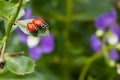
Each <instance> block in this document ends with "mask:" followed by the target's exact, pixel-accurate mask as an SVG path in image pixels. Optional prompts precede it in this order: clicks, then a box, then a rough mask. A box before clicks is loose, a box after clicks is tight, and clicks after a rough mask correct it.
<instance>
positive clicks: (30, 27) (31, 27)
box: [27, 22, 38, 34]
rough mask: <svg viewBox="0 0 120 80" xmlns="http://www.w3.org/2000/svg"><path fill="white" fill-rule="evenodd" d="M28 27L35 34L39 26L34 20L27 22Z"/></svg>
mask: <svg viewBox="0 0 120 80" xmlns="http://www.w3.org/2000/svg"><path fill="white" fill-rule="evenodd" d="M27 29H28V30H29V31H30V32H32V33H34V34H37V33H38V26H37V25H36V24H35V23H33V22H29V23H27Z"/></svg>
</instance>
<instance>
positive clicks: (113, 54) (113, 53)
mask: <svg viewBox="0 0 120 80" xmlns="http://www.w3.org/2000/svg"><path fill="white" fill-rule="evenodd" d="M109 56H110V57H111V58H112V59H113V60H119V58H120V57H119V54H118V51H117V50H116V49H112V50H111V51H110V55H109Z"/></svg>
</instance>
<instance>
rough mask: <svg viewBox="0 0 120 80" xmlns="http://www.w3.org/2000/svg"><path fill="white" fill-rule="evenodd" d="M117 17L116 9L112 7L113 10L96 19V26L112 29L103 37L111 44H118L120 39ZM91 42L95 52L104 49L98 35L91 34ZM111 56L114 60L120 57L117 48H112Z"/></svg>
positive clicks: (104, 29)
mask: <svg viewBox="0 0 120 80" xmlns="http://www.w3.org/2000/svg"><path fill="white" fill-rule="evenodd" d="M116 19H117V13H116V10H115V9H112V11H111V12H109V13H104V14H102V15H100V16H99V17H98V18H97V19H96V21H95V27H96V28H98V29H101V30H103V31H106V30H109V31H110V32H109V33H106V34H105V36H104V37H103V38H104V39H105V40H106V42H108V43H109V44H111V45H115V44H117V42H118V41H119V39H120V26H119V25H118V24H117V22H116ZM90 42H91V47H92V49H93V51H94V52H98V51H100V50H101V49H102V42H101V40H100V39H99V38H98V37H97V36H96V35H92V36H91V39H90ZM109 56H110V58H111V59H113V60H118V59H119V54H118V52H117V50H116V49H112V50H111V51H110V52H109Z"/></svg>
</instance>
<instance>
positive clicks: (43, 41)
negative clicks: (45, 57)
mask: <svg viewBox="0 0 120 80" xmlns="http://www.w3.org/2000/svg"><path fill="white" fill-rule="evenodd" d="M25 12H26V14H25V16H24V19H30V18H34V16H32V10H31V8H30V7H28V8H27V9H26V11H25ZM17 31H18V33H19V35H20V36H21V40H22V42H23V43H24V44H27V45H28V47H29V52H30V57H31V58H32V59H34V60H38V59H39V58H40V57H41V56H42V54H43V53H51V52H52V51H53V50H54V46H55V45H54V37H53V34H52V33H50V34H49V35H48V36H44V37H40V38H36V37H31V36H28V35H26V34H25V33H23V32H22V31H21V30H20V29H19V28H17Z"/></svg>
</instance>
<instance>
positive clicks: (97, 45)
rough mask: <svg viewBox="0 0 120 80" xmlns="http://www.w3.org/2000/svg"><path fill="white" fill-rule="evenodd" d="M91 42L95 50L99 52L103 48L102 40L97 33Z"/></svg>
mask: <svg viewBox="0 0 120 80" xmlns="http://www.w3.org/2000/svg"><path fill="white" fill-rule="evenodd" d="M90 43H91V47H92V49H93V51H94V52H98V51H100V50H101V49H102V42H101V41H100V39H99V38H98V37H97V36H96V35H92V37H91V39H90Z"/></svg>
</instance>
